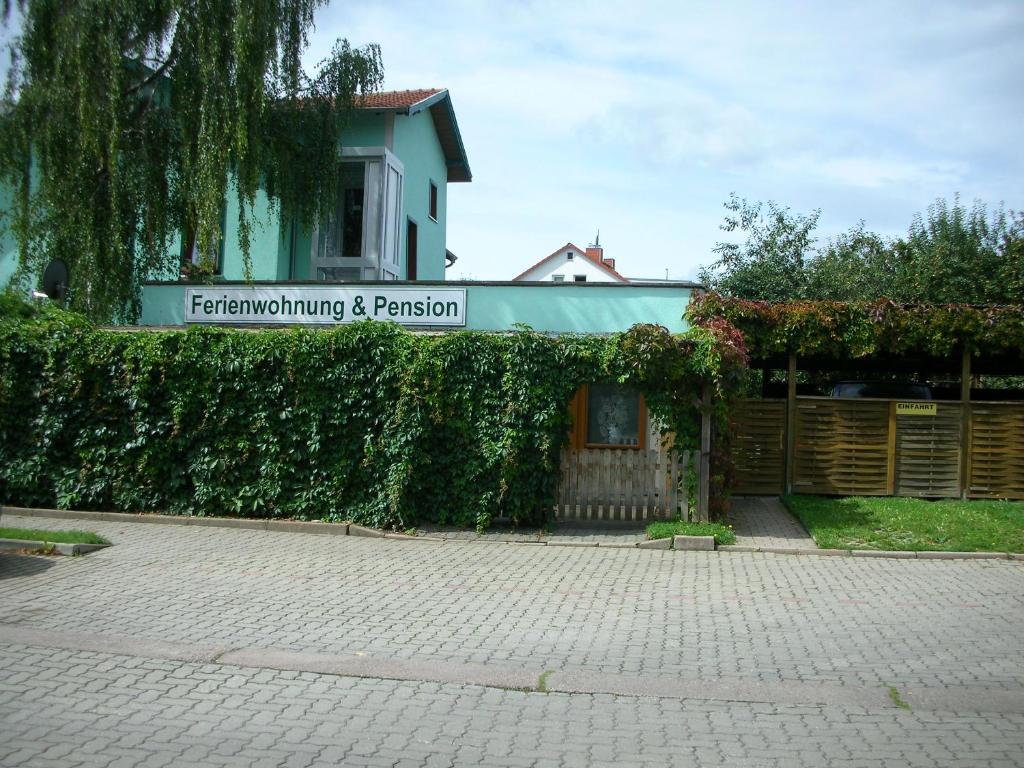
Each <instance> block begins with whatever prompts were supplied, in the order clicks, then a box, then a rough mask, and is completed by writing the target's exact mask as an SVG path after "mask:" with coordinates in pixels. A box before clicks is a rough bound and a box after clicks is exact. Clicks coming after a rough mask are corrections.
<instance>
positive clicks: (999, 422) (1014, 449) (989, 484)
mask: <svg viewBox="0 0 1024 768" xmlns="http://www.w3.org/2000/svg"><path fill="white" fill-rule="evenodd" d="M970 436H971V455H970V472H969V476H970V486H969V488H968V495H969V496H971V497H972V498H994V499H1024V403H971V435H970Z"/></svg>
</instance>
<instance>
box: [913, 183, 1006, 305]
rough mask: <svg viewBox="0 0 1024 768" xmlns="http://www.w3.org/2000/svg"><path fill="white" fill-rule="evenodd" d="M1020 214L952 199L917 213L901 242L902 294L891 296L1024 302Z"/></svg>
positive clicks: (938, 300) (934, 300) (938, 301)
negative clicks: (905, 237)
mask: <svg viewBox="0 0 1024 768" xmlns="http://www.w3.org/2000/svg"><path fill="white" fill-rule="evenodd" d="M1011 223H1013V224H1014V226H1011ZM1020 234H1021V233H1020V218H1019V216H1018V217H1017V218H1014V217H1013V216H1012V215H1011V216H1007V214H1006V212H1005V211H1003V209H1002V208H1000V209H998V210H996V211H994V212H993V213H992V214H991V215H989V213H988V211H987V209H986V207H985V205H984V203H982V202H980V201H975V203H974V205H973V206H972V207H971V208H969V209H968V208H967V207H966V206H964V205H962V204H961V203H960V198H959V197H954V199H953V204H952V205H949V204H948V203H947V202H946V201H945V200H941V199H940V200H936V201H935V202H934V203H933V204H932V205H930V206H929V207H928V211H927V215H926V216H921V215H917V216H915V217H914V219H913V221H912V222H911V225H910V231H909V232H908V234H907V239H906V240H904V241H901V242H899V243H897V245H896V248H895V255H896V258H897V260H898V262H899V269H900V272H901V274H900V281H899V282H900V285H901V288H902V292H901V293H899V294H896V295H894V296H893V298H896V299H901V300H904V301H924V302H930V303H935V304H951V303H955V302H964V303H969V304H1007V303H1022V302H1024V291H1022V290H1021V284H1022V281H1021V269H1022V267H1021V261H1020V257H1019V255H1020V242H1019V241H1020Z"/></svg>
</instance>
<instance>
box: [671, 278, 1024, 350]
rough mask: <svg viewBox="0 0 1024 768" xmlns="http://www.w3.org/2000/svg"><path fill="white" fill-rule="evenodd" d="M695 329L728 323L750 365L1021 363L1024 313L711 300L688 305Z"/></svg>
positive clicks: (1002, 308)
mask: <svg viewBox="0 0 1024 768" xmlns="http://www.w3.org/2000/svg"><path fill="white" fill-rule="evenodd" d="M688 317H689V319H690V321H691V322H694V323H698V324H710V323H715V322H721V321H727V322H729V323H731V324H732V325H734V326H735V327H736V328H738V329H739V330H740V331H741V332H742V334H743V338H744V340H745V342H746V345H747V348H748V350H749V351H750V354H751V356H752V357H755V358H769V357H773V356H776V355H781V354H787V353H789V352H795V353H796V354H797V355H802V356H821V357H833V358H836V359H855V358H862V357H869V356H872V355H879V354H891V355H904V354H914V353H916V354H927V355H933V356H937V357H943V356H947V355H949V354H951V353H953V352H956V351H958V350H960V349H963V348H965V347H966V348H967V349H969V350H970V351H971V352H973V353H975V354H988V355H1019V354H1020V350H1021V349H1022V348H1024V307H1022V306H1012V305H1006V306H972V305H967V304H897V303H895V302H892V301H890V300H888V299H879V300H877V301H872V302H840V301H794V302H783V303H771V302H765V301H748V300H745V299H736V298H730V297H725V296H720V295H718V294H714V293H709V294H705V295H704V296H701V297H698V298H695V299H694V300H693V302H692V303H691V304H690V307H689V310H688Z"/></svg>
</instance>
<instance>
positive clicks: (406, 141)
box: [392, 111, 448, 280]
mask: <svg viewBox="0 0 1024 768" xmlns="http://www.w3.org/2000/svg"><path fill="white" fill-rule="evenodd" d="M392 151H393V152H394V153H395V154H396V155H397V156H398V159H399V160H401V161H402V164H403V165H404V166H405V187H404V191H403V195H404V205H405V216H406V218H411V219H412V220H413V221H415V222H416V226H417V235H418V238H417V239H418V249H417V258H416V262H417V274H416V277H417V279H418V280H444V264H445V259H444V252H445V221H446V213H447V204H448V194H447V192H448V189H447V188H448V166H447V164H446V163H445V159H444V152H442V151H441V145H440V143H439V142H438V140H437V132H436V131H435V130H434V119H433V118H432V117H431V116H430V112H429V111H423V112H419V113H417V114H415V115H411V116H405V115H398V116H396V117H395V134H394V149H393V150H392ZM431 181H433V182H434V183H435V184H436V185H437V221H433V220H432V219H431V218H430V216H429V212H430V182H431ZM406 231H407V229H406V226H405V222H403V223H402V246H401V247H402V275H403V276H406V275H408V272H407V267H408V265H407V264H406V253H407V250H406V247H407V244H406V242H405V236H406Z"/></svg>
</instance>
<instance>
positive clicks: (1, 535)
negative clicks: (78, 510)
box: [0, 528, 110, 544]
mask: <svg viewBox="0 0 1024 768" xmlns="http://www.w3.org/2000/svg"><path fill="white" fill-rule="evenodd" d="M0 539H20V540H23V541H45V542H50V543H54V544H109V543H110V542H109V541H108V540H107V539H105V538H103V537H102V536H100V535H99V534H97V533H93V532H92V531H46V530H43V529H41V528H0Z"/></svg>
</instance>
